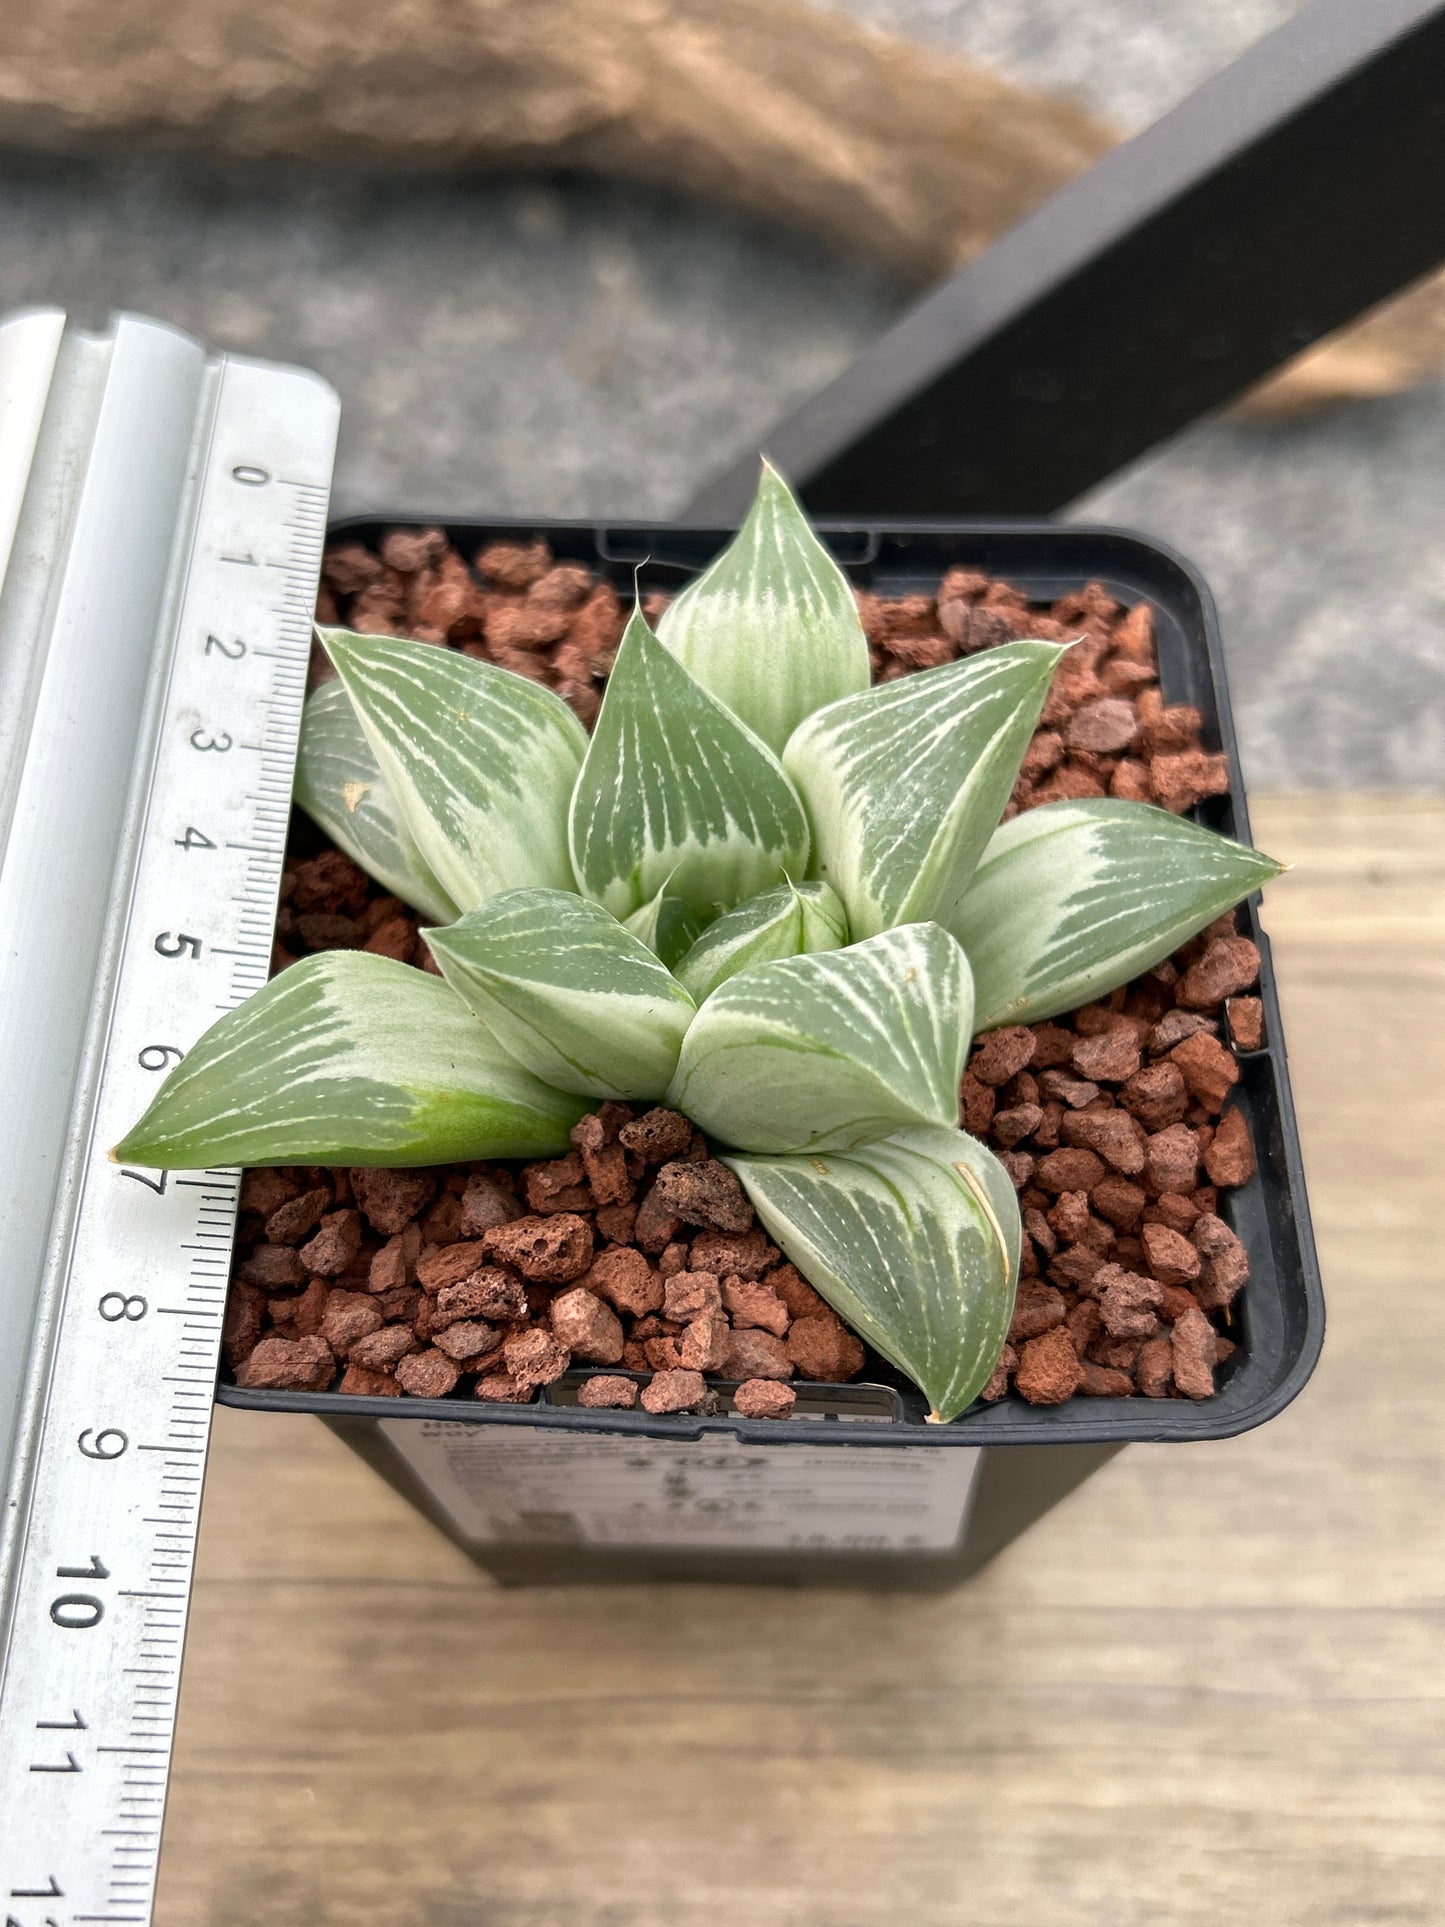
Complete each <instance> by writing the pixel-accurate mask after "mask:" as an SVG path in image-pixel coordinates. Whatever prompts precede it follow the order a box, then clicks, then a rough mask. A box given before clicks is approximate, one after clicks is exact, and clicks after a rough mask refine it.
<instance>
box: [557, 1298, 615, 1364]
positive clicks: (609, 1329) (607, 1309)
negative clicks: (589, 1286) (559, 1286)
mask: <svg viewBox="0 0 1445 1927" xmlns="http://www.w3.org/2000/svg"><path fill="white" fill-rule="evenodd" d="M552 1330H553V1332H554V1333H555V1334H556V1336H557V1338H558V1339H560V1340H561V1342H562V1344H564V1345H565V1346H566V1347H567V1349H568V1350H569V1351H570V1352H571V1353H572V1355H573V1356H574V1357H575V1358H583V1359H586V1360H587V1361H588V1362H589V1363H590V1364H594V1365H615V1364H616V1363H617V1361H618V1359H619V1358H621V1356H622V1342H623V1341H622V1320H621V1319H620V1318H619V1317H618V1316H617V1314H616V1312H615V1311H613V1309H612V1307H611V1306H610V1305H605V1304H603V1302H602V1300H601V1299H600V1298H599V1297H598V1296H597V1294H596V1293H595V1292H591V1291H584V1290H583V1289H582V1287H581V1286H580V1285H579V1286H577V1287H576V1288H575V1289H574V1290H572V1291H561V1292H558V1294H557V1296H556V1297H555V1298H554V1299H553V1300H552Z"/></svg>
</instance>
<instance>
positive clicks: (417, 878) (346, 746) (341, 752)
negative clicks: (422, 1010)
mask: <svg viewBox="0 0 1445 1927" xmlns="http://www.w3.org/2000/svg"><path fill="white" fill-rule="evenodd" d="M295 800H296V802H297V803H299V804H300V806H301V808H302V809H303V810H305V812H306V814H307V815H308V816H309V817H310V818H311V819H312V821H313V822H314V823H317V824H319V825H320V827H321V828H322V829H323V830H325V832H326V834H327V835H328V836H329V837H330V838H331V841H332V842H333V843H334V844H336V845H337V847H338V848H339V849H342V850H344V851H345V852H346V854H347V855H348V856H349V857H350V858H351V859H352V860H353V862H356V863H359V864H360V865H361V867H362V869H363V870H365V871H366V873H367V875H368V876H372V877H375V878H376V880H377V882H378V883H380V884H382V885H383V886H384V887H385V888H386V889H388V890H390V891H391V892H392V894H393V895H394V896H398V897H400V898H401V899H402V900H403V901H404V902H406V903H409V904H410V905H411V906H412V908H413V909H414V910H419V911H420V912H421V914H422V915H423V916H424V917H425V918H426V919H427V921H428V922H430V923H451V922H452V921H453V919H454V918H455V917H456V915H457V906H456V905H455V904H454V903H453V902H452V900H451V898H450V897H449V896H448V895H447V893H446V891H445V890H443V888H442V886H441V885H440V884H439V883H438V882H437V880H436V878H435V877H434V876H433V875H432V873H431V871H430V869H429V868H428V867H427V865H426V863H425V861H424V860H423V858H422V854H421V851H420V850H419V849H418V848H417V847H416V843H415V842H414V840H413V838H412V836H411V832H410V831H409V830H408V829H407V827H406V825H405V824H404V823H403V822H402V820H401V813H400V811H399V810H398V809H397V807H396V799H395V797H394V796H393V795H392V793H391V791H390V790H389V789H388V788H387V786H386V779H385V777H384V776H383V775H382V773H381V766H380V765H379V764H378V762H377V760H376V754H375V752H374V750H373V749H372V747H371V744H370V743H369V742H368V741H367V740H366V732H365V731H364V730H363V729H362V727H361V723H360V721H359V720H358V718H357V714H356V711H355V709H354V708H353V707H352V702H351V698H350V697H349V696H348V695H347V693H346V690H345V687H344V686H343V685H342V684H341V683H340V682H339V681H333V682H327V683H323V684H322V685H321V687H320V688H319V689H317V690H314V691H313V692H312V694H311V695H310V696H308V697H307V699H306V707H305V710H304V711H303V712H302V717H301V743H300V747H299V749H298V751H297V755H296V789H295Z"/></svg>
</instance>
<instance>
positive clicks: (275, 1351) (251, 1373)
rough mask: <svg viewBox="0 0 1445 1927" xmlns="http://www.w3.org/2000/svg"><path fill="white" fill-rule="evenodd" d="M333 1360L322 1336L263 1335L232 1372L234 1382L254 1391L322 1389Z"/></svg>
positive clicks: (329, 1377)
mask: <svg viewBox="0 0 1445 1927" xmlns="http://www.w3.org/2000/svg"><path fill="white" fill-rule="evenodd" d="M335 1375H336V1360H335V1359H334V1358H333V1356H332V1353H331V1347H330V1346H329V1345H328V1344H327V1343H326V1341H325V1339H324V1338H297V1339H287V1338H263V1339H262V1340H261V1342H260V1344H259V1345H257V1347H256V1349H255V1350H254V1351H253V1352H252V1353H251V1355H250V1357H249V1358H248V1359H247V1360H246V1362H245V1363H244V1364H243V1365H242V1366H241V1368H240V1370H239V1371H238V1372H237V1373H236V1383H237V1384H238V1385H244V1386H246V1387H248V1388H250V1389H252V1390H255V1391H270V1392H280V1391H295V1392H324V1391H325V1389H326V1387H327V1386H328V1385H329V1384H330V1383H331V1381H332V1379H333V1378H334V1377H335Z"/></svg>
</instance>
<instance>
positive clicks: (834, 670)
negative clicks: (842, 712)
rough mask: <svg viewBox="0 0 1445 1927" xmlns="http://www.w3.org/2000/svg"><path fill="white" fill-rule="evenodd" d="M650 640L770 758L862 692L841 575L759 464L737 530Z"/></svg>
mask: <svg viewBox="0 0 1445 1927" xmlns="http://www.w3.org/2000/svg"><path fill="white" fill-rule="evenodd" d="M657 633H658V637H659V639H660V640H661V641H662V642H663V643H664V644H665V646H666V647H667V648H668V649H670V650H671V651H672V653H673V654H674V655H675V656H676V657H677V659H678V661H679V662H681V663H682V664H684V666H685V667H686V668H687V669H688V670H689V671H690V672H691V673H692V675H693V676H695V677H696V679H697V681H698V682H700V683H701V684H702V686H703V688H704V689H708V690H711V692H712V694H713V695H714V696H716V697H717V698H718V700H719V701H720V702H723V703H725V704H726V705H727V707H728V708H729V709H730V710H731V711H732V712H733V714H734V715H735V716H740V717H741V718H742V720H743V721H744V722H745V723H746V724H747V725H748V727H749V728H750V729H752V730H753V731H754V732H755V733H756V734H757V735H758V736H759V737H760V738H761V739H762V740H763V742H765V743H766V744H767V745H768V747H769V748H770V749H772V750H774V751H775V752H776V751H780V750H781V749H782V747H783V745H784V743H786V742H787V740H788V738H789V736H790V735H791V734H792V732H793V731H794V730H795V729H796V728H797V726H798V724H799V723H801V722H802V721H803V719H804V718H805V717H806V716H810V715H811V714H812V713H813V711H814V710H816V709H821V708H822V707H823V705H824V704H825V703H830V702H833V701H835V700H836V699H837V698H838V697H840V696H847V695H851V694H852V693H853V692H854V691H855V690H860V689H866V688H867V687H868V679H869V664H868V641H867V638H866V637H865V635H864V633H863V625H862V623H861V622H860V621H859V619H858V608H857V604H856V602H855V600H854V597H853V590H852V587H851V585H850V584H849V582H848V578H847V577H846V576H845V575H844V573H843V571H842V570H841V569H840V568H839V566H838V564H837V563H836V562H835V561H834V559H833V557H832V556H831V555H830V554H829V552H828V550H827V549H826V548H825V547H824V545H823V544H822V543H821V542H820V541H819V540H818V537H817V536H816V535H815V534H814V533H813V530H812V528H811V527H810V526H809V523H808V519H807V517H806V516H805V515H804V513H803V511H802V509H801V508H800V506H799V505H798V502H797V499H796V498H795V496H794V495H793V492H792V490H791V489H790V488H789V487H788V485H787V483H786V482H785V481H784V480H783V478H782V476H781V475H780V474H779V473H778V471H777V470H776V469H775V468H774V467H773V466H772V464H771V463H769V462H767V461H764V463H763V465H762V473H761V475H760V477H759V481H758V489H757V494H756V496H755V497H754V499H753V505H752V507H751V508H750V509H749V510H748V513H747V517H746V519H745V520H744V522H743V524H742V527H741V528H740V529H739V530H738V532H737V534H736V536H734V538H733V540H732V541H731V542H730V543H729V544H728V546H727V547H726V548H725V549H724V550H723V551H722V553H721V555H719V556H718V557H717V558H716V559H715V560H714V561H713V562H711V563H710V564H709V565H708V567H707V568H706V569H704V571H703V572H702V574H701V575H700V576H698V577H696V578H695V580H694V581H692V582H690V583H689V584H688V585H687V587H686V588H685V589H684V590H683V591H682V593H681V594H680V595H679V596H677V597H676V599H675V600H674V601H673V602H672V603H670V604H669V606H668V608H667V609H666V611H665V612H664V614H663V617H662V620H661V622H660V623H659V624H658V631H657Z"/></svg>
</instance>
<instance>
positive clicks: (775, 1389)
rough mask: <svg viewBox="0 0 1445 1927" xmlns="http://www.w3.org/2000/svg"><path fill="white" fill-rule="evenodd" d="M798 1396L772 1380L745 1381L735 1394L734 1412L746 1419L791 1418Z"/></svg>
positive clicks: (756, 1379) (790, 1388) (787, 1386)
mask: <svg viewBox="0 0 1445 1927" xmlns="http://www.w3.org/2000/svg"><path fill="white" fill-rule="evenodd" d="M797 1402H798V1395H797V1393H796V1392H795V1391H794V1390H793V1388H792V1386H791V1385H780V1384H779V1383H778V1381H777V1380H776V1379H772V1378H748V1379H744V1380H743V1382H742V1384H741V1385H739V1386H738V1388H737V1390H736V1391H735V1392H734V1393H733V1410H734V1411H735V1412H740V1413H741V1414H742V1416H743V1417H744V1418H791V1417H792V1415H793V1407H794V1406H795V1405H796V1404H797Z"/></svg>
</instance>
